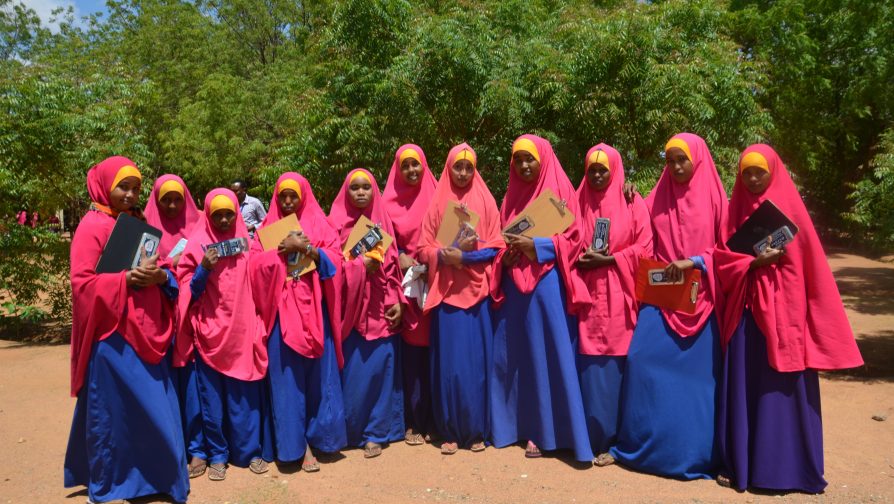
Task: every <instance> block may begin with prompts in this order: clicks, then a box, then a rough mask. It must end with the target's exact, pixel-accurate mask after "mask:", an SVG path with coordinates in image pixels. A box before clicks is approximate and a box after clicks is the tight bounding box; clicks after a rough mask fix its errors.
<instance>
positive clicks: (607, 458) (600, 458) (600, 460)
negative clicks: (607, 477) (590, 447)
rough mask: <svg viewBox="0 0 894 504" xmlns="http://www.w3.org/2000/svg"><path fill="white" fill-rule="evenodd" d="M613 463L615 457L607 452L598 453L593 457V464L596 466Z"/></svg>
mask: <svg viewBox="0 0 894 504" xmlns="http://www.w3.org/2000/svg"><path fill="white" fill-rule="evenodd" d="M614 463H615V457H612V454H611V453H609V452H605V453H600V454H599V455H597V456H596V458H594V459H593V465H594V466H596V467H605V466H610V465H612V464H614Z"/></svg>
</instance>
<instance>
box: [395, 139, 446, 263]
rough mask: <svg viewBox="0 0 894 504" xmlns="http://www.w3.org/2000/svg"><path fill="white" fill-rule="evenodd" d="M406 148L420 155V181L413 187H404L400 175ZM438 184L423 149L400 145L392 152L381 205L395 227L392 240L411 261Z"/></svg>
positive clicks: (405, 184) (412, 145)
mask: <svg viewBox="0 0 894 504" xmlns="http://www.w3.org/2000/svg"><path fill="white" fill-rule="evenodd" d="M408 149H413V150H414V151H415V152H416V153H417V154H418V155H419V163H420V164H422V178H421V179H420V180H419V183H418V184H417V185H415V186H412V185H409V184H407V183H406V182H405V181H404V178H403V177H402V176H401V174H400V156H401V154H403V153H404V152H406V151H407V150H408ZM437 185H438V182H437V181H436V180H435V176H434V175H432V173H431V170H430V169H429V168H428V161H426V159H425V153H424V152H422V148H421V147H419V146H418V145H415V144H404V145H401V146H400V148H399V149H397V152H395V153H394V162H393V163H392V164H391V172H390V173H388V181H387V182H385V189H384V190H383V191H382V205H383V206H384V208H385V211H386V212H388V216H389V217H391V223H392V224H393V225H394V233H395V235H396V236H395V237H394V240H395V241H396V242H397V246H398V248H400V249H401V250H403V251H406V253H407V254H409V255H411V256H413V257H414V258H415V256H416V247H417V246H418V243H419V235H420V234H421V232H422V219H423V217H425V211H426V209H428V204H429V203H430V202H431V198H432V195H434V193H435V189H436V188H437Z"/></svg>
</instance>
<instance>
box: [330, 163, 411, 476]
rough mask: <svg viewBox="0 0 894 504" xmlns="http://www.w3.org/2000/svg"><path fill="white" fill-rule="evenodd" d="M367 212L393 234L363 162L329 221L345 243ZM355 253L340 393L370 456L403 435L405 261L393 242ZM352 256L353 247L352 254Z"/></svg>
mask: <svg viewBox="0 0 894 504" xmlns="http://www.w3.org/2000/svg"><path fill="white" fill-rule="evenodd" d="M360 216H364V217H366V218H367V219H369V220H370V221H372V223H373V225H378V226H380V229H381V231H382V232H384V233H386V234H388V235H389V236H392V237H393V236H394V227H393V226H392V224H391V219H389V218H388V214H387V213H385V209H384V206H383V205H382V196H381V194H379V186H378V185H377V184H376V179H375V178H374V177H373V176H372V174H371V173H370V172H368V171H366V170H364V169H363V168H357V169H355V170H352V171H351V172H350V173H348V176H347V177H345V181H344V183H343V184H342V187H341V190H340V191H339V193H338V195H337V196H336V197H335V201H333V202H332V209H331V210H330V212H329V222H330V223H331V224H332V226H333V227H334V228H335V229H336V231H338V233H339V244H340V245H341V246H342V247H348V248H353V247H354V245H355V244H352V243H347V241H348V238H349V237H350V235H351V231H352V230H353V228H354V226H355V224H356V223H357V220H358V219H359V218H360ZM364 250H365V251H362V252H360V253H359V254H357V255H356V257H351V258H350V259H345V258H344V256H343V257H342V261H343V268H344V276H343V283H342V286H341V289H340V291H339V292H340V296H341V298H342V300H341V303H340V313H341V317H340V319H341V320H340V322H341V326H340V328H339V331H338V333H337V334H338V337H339V341H340V342H341V351H342V352H343V354H342V357H341V358H340V359H341V362H343V368H342V375H341V377H342V391H343V394H344V404H345V421H346V424H347V432H348V445H349V446H358V447H363V451H364V453H363V455H364V457H366V458H372V457H377V456H379V455H381V453H382V444H385V443H390V442H394V441H399V440H401V439H404V435H405V433H404V404H403V387H402V383H401V375H400V353H399V351H400V350H399V349H400V347H399V344H400V342H399V341H398V337H397V336H396V335H397V334H398V333H400V331H401V327H402V326H401V322H402V317H403V313H404V306H403V305H404V304H405V303H406V301H405V300H404V298H403V292H402V291H401V287H400V280H401V279H400V267H399V266H398V262H397V251H396V247H394V245H393V244H392V246H390V247H388V248H387V249H384V245H383V244H382V242H381V241H380V242H378V243H377V244H376V245H375V246H374V247H373V248H372V249H371V250H370V249H364ZM348 253H349V254H350V251H349V252H348Z"/></svg>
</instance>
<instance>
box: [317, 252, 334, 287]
mask: <svg viewBox="0 0 894 504" xmlns="http://www.w3.org/2000/svg"><path fill="white" fill-rule="evenodd" d="M317 252H319V253H320V260H319V261H317V274H319V275H320V280H329V279H330V278H332V277H334V276H335V272H336V269H335V264H333V263H332V261H330V260H329V256H327V255H326V252H323V249H317Z"/></svg>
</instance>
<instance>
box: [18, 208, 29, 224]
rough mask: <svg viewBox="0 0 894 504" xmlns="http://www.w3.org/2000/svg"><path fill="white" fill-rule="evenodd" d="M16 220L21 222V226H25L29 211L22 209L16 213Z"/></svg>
mask: <svg viewBox="0 0 894 504" xmlns="http://www.w3.org/2000/svg"><path fill="white" fill-rule="evenodd" d="M16 222H18V223H19V226H24V225H25V223H26V222H28V212H27V211H26V210H22V211H21V212H19V213H17V214H16Z"/></svg>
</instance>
